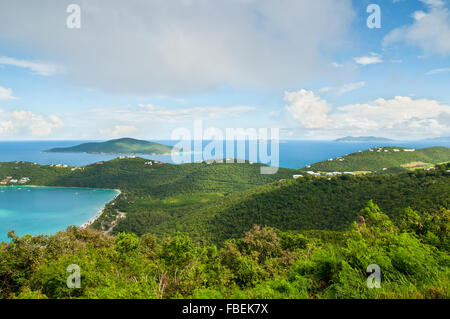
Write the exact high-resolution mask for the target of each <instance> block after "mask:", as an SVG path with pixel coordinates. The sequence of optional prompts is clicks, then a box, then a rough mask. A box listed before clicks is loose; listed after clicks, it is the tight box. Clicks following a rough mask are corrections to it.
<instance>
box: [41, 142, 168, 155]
mask: <svg viewBox="0 0 450 319" xmlns="http://www.w3.org/2000/svg"><path fill="white" fill-rule="evenodd" d="M171 151H172V147H170V146H167V145H164V144H160V143H155V142H148V141H142V140H136V139H133V138H120V139H117V140H111V141H106V142H98V143H94V142H91V143H83V144H80V145H76V146H72V147H59V148H52V149H50V150H47V151H46V152H57V153H73V152H85V153H114V154H167V153H170V152H171Z"/></svg>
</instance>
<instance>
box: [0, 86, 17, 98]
mask: <svg viewBox="0 0 450 319" xmlns="http://www.w3.org/2000/svg"><path fill="white" fill-rule="evenodd" d="M15 99H17V98H16V97H14V96H13V91H12V89H7V88H4V87H1V86H0V101H1V100H15Z"/></svg>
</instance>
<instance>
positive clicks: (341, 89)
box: [319, 81, 366, 94]
mask: <svg viewBox="0 0 450 319" xmlns="http://www.w3.org/2000/svg"><path fill="white" fill-rule="evenodd" d="M364 86H366V82H364V81H360V82H353V83H347V84H344V85H342V86H337V87H324V88H321V89H319V93H324V92H330V91H333V92H336V93H337V94H345V93H348V92H352V91H355V90H358V89H360V88H363V87H364Z"/></svg>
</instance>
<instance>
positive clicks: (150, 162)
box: [144, 161, 165, 165]
mask: <svg viewBox="0 0 450 319" xmlns="http://www.w3.org/2000/svg"><path fill="white" fill-rule="evenodd" d="M144 164H145V165H153V164H165V163H164V162H161V161H148V162H145V163H144Z"/></svg>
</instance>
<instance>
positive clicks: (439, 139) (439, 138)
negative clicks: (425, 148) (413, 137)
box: [423, 136, 450, 143]
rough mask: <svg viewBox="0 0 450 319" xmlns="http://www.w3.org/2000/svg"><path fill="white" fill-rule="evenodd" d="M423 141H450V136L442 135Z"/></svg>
mask: <svg viewBox="0 0 450 319" xmlns="http://www.w3.org/2000/svg"><path fill="white" fill-rule="evenodd" d="M423 141H425V142H435V143H439V142H450V136H441V137H434V138H427V139H424V140H423Z"/></svg>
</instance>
